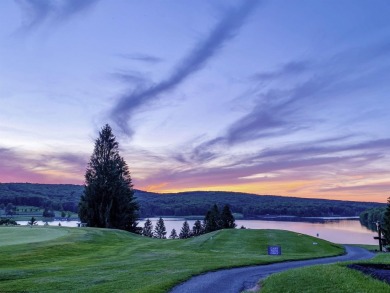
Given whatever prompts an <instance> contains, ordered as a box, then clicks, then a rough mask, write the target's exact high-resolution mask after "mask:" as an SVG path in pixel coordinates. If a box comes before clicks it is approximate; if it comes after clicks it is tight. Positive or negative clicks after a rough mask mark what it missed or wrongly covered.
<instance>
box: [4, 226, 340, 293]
mask: <svg viewBox="0 0 390 293" xmlns="http://www.w3.org/2000/svg"><path fill="white" fill-rule="evenodd" d="M11 230H14V232H13V233H14V237H16V238H18V239H20V238H21V237H22V236H20V235H25V233H29V232H28V231H31V230H33V231H37V232H36V233H38V234H39V233H41V234H42V235H45V236H44V237H48V236H47V235H50V237H51V238H53V237H57V238H56V239H52V240H50V241H42V242H35V243H25V244H19V245H8V246H2V247H1V250H0V292H2V291H5V290H7V289H8V290H9V288H12V289H13V290H15V291H29V292H31V291H39V292H42V291H45V290H53V291H60V290H63V291H69V292H74V291H75V290H77V291H83V292H96V291H99V292H123V291H126V292H166V291H167V290H168V289H170V288H172V287H173V286H174V285H175V284H177V283H180V282H181V281H184V280H186V279H188V278H189V277H190V276H192V275H194V274H199V273H201V272H205V271H209V270H215V269H218V268H223V267H233V266H242V265H250V264H264V263H270V262H275V261H283V260H293V259H305V258H312V257H323V256H330V255H336V254H340V253H342V252H343V249H342V248H341V247H340V246H338V245H335V244H332V243H329V242H326V241H321V240H319V239H315V240H314V238H312V237H309V236H305V235H299V234H296V233H293V232H288V231H278V230H222V231H218V232H213V233H209V234H206V235H202V236H200V237H196V238H192V239H187V240H159V239H151V238H145V237H142V236H138V235H134V234H130V233H127V232H123V231H118V230H103V229H92V228H65V227H49V228H43V227H42V228H41V227H33V228H28V227H13V228H0V239H4V237H3V236H4V235H5V234H7V233H8V235H10V234H9V233H10V231H11ZM58 231H61V232H63V231H66V234H65V235H63V236H61V235H59V234H57V233H58ZM53 235H55V236H53ZM50 237H49V238H50ZM313 241H316V242H318V245H312V242H313ZM268 244H281V245H282V250H283V255H282V256H268V255H266V251H267V249H266V248H267V245H268Z"/></svg>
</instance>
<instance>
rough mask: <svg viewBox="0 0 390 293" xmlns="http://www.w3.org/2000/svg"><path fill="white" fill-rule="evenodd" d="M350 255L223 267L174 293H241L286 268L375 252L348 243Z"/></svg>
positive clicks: (194, 280)
mask: <svg viewBox="0 0 390 293" xmlns="http://www.w3.org/2000/svg"><path fill="white" fill-rule="evenodd" d="M345 248H346V251H347V254H345V255H342V256H335V257H327V258H320V259H311V260H302V261H291V262H282V263H275V264H270V265H258V266H250V267H242V268H235V269H227V270H220V271H216V272H210V273H206V274H203V275H199V276H196V277H193V278H191V279H190V280H188V281H186V282H184V283H182V284H180V285H178V286H176V287H174V288H173V289H172V291H170V293H216V292H221V293H222V292H223V293H230V292H232V293H238V292H241V291H243V290H247V289H250V288H253V287H255V286H256V284H257V283H258V281H259V280H260V279H264V278H266V277H267V276H269V275H270V274H273V273H278V272H282V271H285V270H289V269H293V268H298V267H305V266H311V265H318V264H329V263H335V262H340V261H349V260H362V259H369V258H372V257H373V256H374V254H373V253H371V252H369V251H367V250H365V249H363V248H360V247H355V246H348V245H345Z"/></svg>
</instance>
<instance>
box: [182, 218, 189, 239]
mask: <svg viewBox="0 0 390 293" xmlns="http://www.w3.org/2000/svg"><path fill="white" fill-rule="evenodd" d="M190 237H191V230H190V226H189V225H188V222H187V221H184V223H183V227H181V230H180V234H179V238H180V239H186V238H190Z"/></svg>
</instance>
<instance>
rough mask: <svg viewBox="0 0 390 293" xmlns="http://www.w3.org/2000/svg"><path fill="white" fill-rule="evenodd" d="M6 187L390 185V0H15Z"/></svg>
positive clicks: (357, 189)
mask: <svg viewBox="0 0 390 293" xmlns="http://www.w3.org/2000/svg"><path fill="white" fill-rule="evenodd" d="M0 11H1V14H2V16H1V25H0V99H1V100H0V101H1V107H0V137H1V139H0V182H41V183H76V184H82V183H83V181H84V177H83V176H84V171H85V168H86V164H87V162H88V160H89V156H90V155H91V153H92V150H93V143H94V139H95V138H96V137H97V135H98V131H99V130H100V128H101V127H102V126H103V125H104V124H105V123H109V124H110V125H111V126H112V128H113V129H114V133H115V134H116V136H117V139H118V141H119V143H120V147H121V154H122V155H123V156H124V158H125V159H126V161H127V163H128V165H129V167H130V170H131V172H132V177H133V181H134V184H135V188H139V189H145V190H151V191H159V192H169V191H182V190H233V191H243V192H252V193H257V194H277V195H286V196H302V197H320V198H331V199H348V200H360V201H382V202H384V201H385V200H386V198H387V197H388V196H390V193H389V190H390V131H389V125H390V115H389V113H390V99H389V93H390V18H389V15H390V2H389V1H387V0H382V1H380V0H376V1H369V0H367V1H360V0H353V1H344V0H337V1H336V0H327V1H321V0H318V1H310V0H307V1H304V0H302V1H256V0H247V1H233V0H230V1H226V0H219V1H195V0H193V1H190V0H189V1H172V0H167V1H135V0H134V1H133V0H110V1H108V0H83V1H78V0H66V1H65V0H53V1H45V0H15V1H13V0H3V1H1V2H0Z"/></svg>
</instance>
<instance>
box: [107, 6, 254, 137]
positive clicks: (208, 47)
mask: <svg viewBox="0 0 390 293" xmlns="http://www.w3.org/2000/svg"><path fill="white" fill-rule="evenodd" d="M258 3H259V1H257V0H247V1H245V2H242V4H241V5H240V6H238V7H235V8H232V9H230V10H229V11H228V12H227V13H226V15H225V16H224V17H223V18H222V19H221V20H220V21H219V22H218V23H217V25H216V26H215V27H214V28H213V29H212V30H211V32H210V33H209V34H208V35H207V36H206V37H205V38H204V39H203V40H201V41H200V42H199V43H198V44H197V45H196V46H195V47H194V48H193V49H192V51H191V52H190V53H189V54H188V55H187V56H186V57H185V58H184V59H183V60H182V61H181V62H180V63H179V64H178V65H177V66H176V68H175V69H174V70H173V71H172V73H171V74H170V75H169V76H168V77H167V78H166V79H164V80H162V81H160V82H159V83H157V84H155V85H153V86H151V87H148V88H146V89H135V90H133V91H131V92H129V93H126V94H124V95H123V96H122V97H121V98H120V99H119V101H118V103H117V105H116V106H115V107H114V108H113V110H112V112H111V117H112V119H113V120H114V121H115V122H116V124H117V125H118V126H119V127H120V128H121V129H122V130H123V131H124V132H125V133H126V134H127V135H129V136H131V135H132V134H133V132H134V130H133V129H131V127H130V126H129V119H130V117H131V116H132V114H133V113H134V112H135V111H136V110H137V109H139V108H140V107H142V106H145V105H147V104H150V103H151V102H153V101H156V100H157V99H158V98H159V97H160V95H161V94H163V93H167V92H169V91H172V90H174V89H175V88H176V87H177V86H179V85H180V84H181V83H182V82H184V81H185V80H186V79H188V78H189V77H191V76H192V75H193V74H195V73H196V72H198V71H199V70H201V69H202V68H203V67H204V66H205V64H206V63H207V62H208V61H209V60H210V59H211V58H212V57H213V56H215V55H216V54H217V53H218V52H219V51H220V50H221V49H222V48H223V46H224V45H225V44H226V43H227V42H228V41H230V40H231V39H233V38H234V37H235V36H236V34H237V33H238V31H239V29H240V28H241V27H242V25H243V24H244V23H245V22H246V20H247V19H248V16H249V15H250V14H251V12H253V11H254V9H255V8H256V6H257V5H258Z"/></svg>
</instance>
